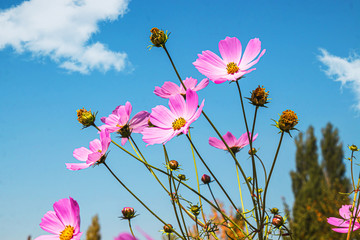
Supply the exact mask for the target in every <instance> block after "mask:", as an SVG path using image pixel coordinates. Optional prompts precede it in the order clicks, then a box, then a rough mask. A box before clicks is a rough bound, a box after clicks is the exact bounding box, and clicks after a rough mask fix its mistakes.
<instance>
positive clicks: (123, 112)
mask: <svg viewBox="0 0 360 240" xmlns="http://www.w3.org/2000/svg"><path fill="white" fill-rule="evenodd" d="M126 104H127V105H125V106H123V105H121V106H120V107H119V108H118V110H117V113H116V115H117V116H118V117H119V122H118V125H120V126H124V125H125V124H126V123H127V122H128V121H129V119H130V115H129V114H128V113H129V110H130V112H131V109H132V107H131V104H130V103H129V102H126ZM129 104H130V105H129Z"/></svg>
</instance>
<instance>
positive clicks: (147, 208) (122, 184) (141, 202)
mask: <svg viewBox="0 0 360 240" xmlns="http://www.w3.org/2000/svg"><path fill="white" fill-rule="evenodd" d="M103 164H104V165H105V167H106V168H107V169H108V170H109V172H110V173H111V175H113V177H114V178H115V179H116V180H117V181H118V182H119V183H120V184H121V186H123V188H125V189H126V190H127V191H128V192H129V193H130V194H131V195H132V196H133V197H134V198H135V199H136V200H137V201H138V202H139V203H140V204H141V205H143V206H144V207H145V208H146V210H148V211H149V212H150V213H151V214H152V215H153V216H154V217H156V218H157V219H158V220H159V221H160V222H162V223H163V224H164V225H167V223H165V222H164V221H163V220H162V219H161V218H160V217H159V216H158V215H156V214H155V213H154V212H153V211H152V210H151V209H150V208H149V207H148V206H146V204H145V203H144V202H143V201H141V200H140V199H139V198H138V197H137V196H136V195H135V194H134V193H133V192H132V191H131V190H130V189H129V188H128V187H126V185H125V184H124V183H123V182H122V181H121V180H120V179H119V178H118V177H117V176H116V175H115V173H114V172H113V171H112V170H111V169H110V168H109V166H108V165H107V164H106V163H105V162H103ZM173 231H174V233H175V234H176V235H178V236H179V237H180V238H181V239H184V238H183V237H182V236H181V235H180V234H179V233H178V232H176V231H175V230H174V229H173ZM184 240H185V239H184Z"/></svg>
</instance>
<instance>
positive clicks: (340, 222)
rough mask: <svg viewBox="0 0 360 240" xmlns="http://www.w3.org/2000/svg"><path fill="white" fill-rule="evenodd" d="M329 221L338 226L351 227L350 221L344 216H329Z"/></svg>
mask: <svg viewBox="0 0 360 240" xmlns="http://www.w3.org/2000/svg"><path fill="white" fill-rule="evenodd" d="M327 222H328V223H329V224H331V225H334V226H336V227H349V221H346V220H345V219H342V218H334V217H329V218H328V219H327Z"/></svg>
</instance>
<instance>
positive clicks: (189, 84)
mask: <svg viewBox="0 0 360 240" xmlns="http://www.w3.org/2000/svg"><path fill="white" fill-rule="evenodd" d="M196 84H197V79H195V78H192V77H189V78H186V79H185V80H184V85H185V87H186V89H188V88H190V89H191V90H193V89H194V88H195V86H196ZM180 86H181V87H182V84H181V85H180ZM182 89H183V87H182ZM183 90H185V89H183ZM184 93H185V91H184Z"/></svg>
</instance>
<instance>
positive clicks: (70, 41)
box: [0, 0, 129, 73]
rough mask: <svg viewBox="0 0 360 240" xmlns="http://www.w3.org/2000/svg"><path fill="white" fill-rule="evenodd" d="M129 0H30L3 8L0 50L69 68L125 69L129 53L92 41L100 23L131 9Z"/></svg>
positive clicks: (71, 69)
mask: <svg viewBox="0 0 360 240" xmlns="http://www.w3.org/2000/svg"><path fill="white" fill-rule="evenodd" d="M128 2H129V0H101V1H100V0H29V1H25V2H23V3H22V4H20V5H18V6H15V7H12V8H9V9H5V10H1V11H0V50H2V49H4V48H5V47H12V48H14V49H15V50H16V51H17V52H19V53H23V52H31V53H32V54H33V55H34V56H41V57H50V59H52V60H53V61H55V62H57V63H58V64H59V66H60V67H62V68H65V69H67V70H69V71H78V72H81V73H88V72H89V71H92V70H95V69H97V70H100V71H108V70H109V69H112V68H113V69H115V70H116V71H121V70H123V69H124V67H125V64H126V62H127V55H126V53H120V52H113V51H111V50H109V49H107V47H106V46H105V45H104V44H102V43H100V42H95V43H89V39H90V38H91V35H92V34H94V33H96V32H98V31H99V29H98V25H97V24H98V22H100V21H114V20H116V19H117V18H118V17H119V16H123V15H124V14H125V13H126V12H127V7H128Z"/></svg>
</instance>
